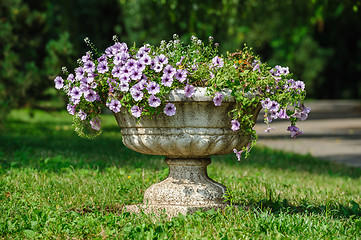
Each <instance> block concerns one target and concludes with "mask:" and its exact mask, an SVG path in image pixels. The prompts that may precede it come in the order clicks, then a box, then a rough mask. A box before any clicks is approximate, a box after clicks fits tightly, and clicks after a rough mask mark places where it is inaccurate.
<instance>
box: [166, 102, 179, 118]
mask: <svg viewBox="0 0 361 240" xmlns="http://www.w3.org/2000/svg"><path fill="white" fill-rule="evenodd" d="M175 111H176V107H175V106H174V104H173V103H167V105H165V107H164V113H165V115H167V116H173V115H174V114H175Z"/></svg>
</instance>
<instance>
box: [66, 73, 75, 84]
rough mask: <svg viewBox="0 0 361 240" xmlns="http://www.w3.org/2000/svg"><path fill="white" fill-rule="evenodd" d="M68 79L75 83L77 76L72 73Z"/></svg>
mask: <svg viewBox="0 0 361 240" xmlns="http://www.w3.org/2000/svg"><path fill="white" fill-rule="evenodd" d="M67 79H68V81H70V82H71V83H73V82H74V81H75V77H74V74H72V73H70V74H69V75H68V77H67Z"/></svg>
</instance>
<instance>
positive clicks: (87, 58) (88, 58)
mask: <svg viewBox="0 0 361 240" xmlns="http://www.w3.org/2000/svg"><path fill="white" fill-rule="evenodd" d="M81 61H82V62H83V63H86V62H88V61H91V56H90V52H87V53H86V54H85V55H84V56H82V57H81Z"/></svg>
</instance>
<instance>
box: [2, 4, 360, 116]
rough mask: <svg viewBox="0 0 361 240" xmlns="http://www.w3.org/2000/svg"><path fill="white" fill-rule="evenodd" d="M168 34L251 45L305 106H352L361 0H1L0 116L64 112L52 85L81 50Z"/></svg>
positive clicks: (225, 47)
mask: <svg viewBox="0 0 361 240" xmlns="http://www.w3.org/2000/svg"><path fill="white" fill-rule="evenodd" d="M174 33H177V34H178V35H180V36H181V38H182V40H183V41H185V42H187V41H188V40H189V38H190V36H191V35H195V36H197V37H199V38H200V39H202V40H204V41H207V39H208V37H209V36H213V37H214V39H215V41H216V42H219V43H220V50H221V52H222V53H226V51H234V50H236V49H240V48H242V46H243V44H244V43H247V45H248V46H252V47H253V48H254V51H255V52H256V53H257V54H259V55H261V58H262V60H263V61H266V62H268V63H269V64H270V66H274V65H281V66H289V68H290V70H291V72H293V73H294V78H295V79H296V80H298V79H300V80H303V81H304V82H305V83H306V86H307V91H308V98H309V99H360V97H361V79H360V78H361V77H360V76H361V0H343V1H336V0H302V1H291V0H282V1H277V0H217V1H215V0H202V1H199V0H104V1H98V0H1V1H0V69H1V70H0V119H4V118H5V116H6V113H8V112H9V109H14V108H18V107H28V108H34V109H35V108H41V109H45V110H53V109H60V108H63V109H64V106H65V99H64V101H61V100H60V99H61V98H60V96H61V94H60V92H58V91H56V90H55V89H54V82H53V79H54V78H55V77H56V76H57V75H59V74H61V67H62V66H66V67H67V68H68V69H69V71H72V70H73V69H74V68H75V67H76V60H77V59H78V58H80V57H81V56H82V55H83V54H84V53H85V52H86V51H88V50H89V49H88V47H87V46H86V44H85V43H84V38H85V37H89V38H90V40H91V41H92V42H93V43H94V44H95V45H96V46H97V47H98V49H99V50H100V51H103V50H104V49H105V48H106V47H108V46H109V45H111V44H113V41H112V36H113V35H118V37H119V40H120V41H121V42H126V43H128V44H131V45H133V44H134V43H135V44H137V45H138V46H139V45H141V44H143V43H150V44H158V43H159V42H160V41H161V40H163V39H164V40H170V39H171V38H172V35H173V34H174Z"/></svg>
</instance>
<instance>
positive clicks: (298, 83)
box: [295, 81, 305, 91]
mask: <svg viewBox="0 0 361 240" xmlns="http://www.w3.org/2000/svg"><path fill="white" fill-rule="evenodd" d="M295 87H296V88H297V89H299V90H301V91H304V90H305V83H304V82H303V81H296V82H295Z"/></svg>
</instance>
